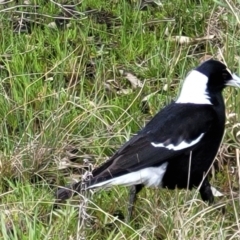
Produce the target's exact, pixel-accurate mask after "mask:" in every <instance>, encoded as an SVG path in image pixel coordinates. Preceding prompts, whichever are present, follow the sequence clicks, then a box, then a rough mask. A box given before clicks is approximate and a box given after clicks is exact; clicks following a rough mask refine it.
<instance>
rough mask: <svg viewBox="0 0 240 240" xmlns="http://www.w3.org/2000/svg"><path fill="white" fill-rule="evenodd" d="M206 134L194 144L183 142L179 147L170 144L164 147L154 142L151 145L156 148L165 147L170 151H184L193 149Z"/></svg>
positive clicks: (194, 141)
mask: <svg viewBox="0 0 240 240" xmlns="http://www.w3.org/2000/svg"><path fill="white" fill-rule="evenodd" d="M203 135H204V133H202V134H201V135H200V136H199V137H198V138H197V139H195V140H193V141H192V142H190V143H187V142H185V141H182V142H180V143H179V144H178V145H176V146H175V145H173V144H169V145H166V146H165V145H164V144H163V143H154V142H152V143H151V144H152V145H153V146H154V147H164V148H167V149H169V150H174V151H177V150H182V149H185V148H188V147H191V146H193V145H195V144H196V143H198V142H199V141H200V140H201V138H202V137H203Z"/></svg>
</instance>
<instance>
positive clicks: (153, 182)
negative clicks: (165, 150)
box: [88, 162, 168, 189]
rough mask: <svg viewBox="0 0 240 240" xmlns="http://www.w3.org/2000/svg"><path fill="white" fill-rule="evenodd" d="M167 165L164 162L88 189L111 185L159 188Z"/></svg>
mask: <svg viewBox="0 0 240 240" xmlns="http://www.w3.org/2000/svg"><path fill="white" fill-rule="evenodd" d="M167 165H168V163H167V162H165V163H163V164H162V165H161V166H159V167H148V168H144V169H141V170H138V171H135V172H131V173H127V174H124V175H122V176H120V177H116V178H112V179H109V180H107V181H104V182H100V183H96V184H94V185H91V186H89V187H88V189H91V188H98V187H111V186H113V185H122V186H132V185H138V184H144V185H145V186H147V187H161V186H162V178H163V176H164V174H165V172H166V169H167Z"/></svg>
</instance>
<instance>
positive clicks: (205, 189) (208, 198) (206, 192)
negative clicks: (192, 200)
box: [199, 179, 214, 204]
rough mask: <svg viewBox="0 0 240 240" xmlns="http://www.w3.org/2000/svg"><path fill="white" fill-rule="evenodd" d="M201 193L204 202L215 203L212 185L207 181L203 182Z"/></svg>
mask: <svg viewBox="0 0 240 240" xmlns="http://www.w3.org/2000/svg"><path fill="white" fill-rule="evenodd" d="M199 191H200V194H201V197H202V200H203V201H205V202H208V203H209V204H212V203H213V201H214V196H213V193H212V189H211V185H210V183H209V182H208V180H207V179H205V180H204V181H203V183H202V186H201V187H200V190H199Z"/></svg>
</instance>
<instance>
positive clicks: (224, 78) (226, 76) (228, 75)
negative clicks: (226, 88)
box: [222, 70, 231, 80]
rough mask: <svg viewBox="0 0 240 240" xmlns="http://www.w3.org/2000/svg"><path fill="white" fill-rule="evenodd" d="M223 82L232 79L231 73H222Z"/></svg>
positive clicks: (226, 71)
mask: <svg viewBox="0 0 240 240" xmlns="http://www.w3.org/2000/svg"><path fill="white" fill-rule="evenodd" d="M222 77H223V80H229V78H231V73H230V72H229V71H228V70H225V71H223V72H222Z"/></svg>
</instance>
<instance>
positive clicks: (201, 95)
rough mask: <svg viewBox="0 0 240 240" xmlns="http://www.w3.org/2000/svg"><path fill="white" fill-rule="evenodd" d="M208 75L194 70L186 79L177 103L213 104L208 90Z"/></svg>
mask: <svg viewBox="0 0 240 240" xmlns="http://www.w3.org/2000/svg"><path fill="white" fill-rule="evenodd" d="M207 83H208V77H207V76H205V75H204V74H202V73H200V72H199V71H197V70H192V71H191V72H190V73H189V74H188V75H187V77H186V78H185V80H184V83H183V86H182V90H181V92H180V95H179V97H178V99H177V101H176V103H193V104H211V105H212V103H211V101H210V97H209V95H208V91H207Z"/></svg>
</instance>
